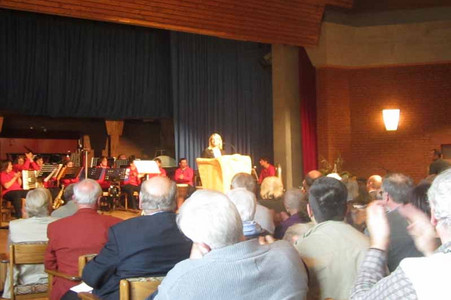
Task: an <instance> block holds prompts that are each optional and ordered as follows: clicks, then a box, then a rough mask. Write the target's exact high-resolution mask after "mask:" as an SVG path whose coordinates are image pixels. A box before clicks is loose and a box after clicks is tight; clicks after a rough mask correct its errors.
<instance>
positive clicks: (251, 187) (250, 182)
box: [231, 173, 275, 234]
mask: <svg viewBox="0 0 451 300" xmlns="http://www.w3.org/2000/svg"><path fill="white" fill-rule="evenodd" d="M236 188H245V189H246V190H248V191H249V192H251V193H253V194H254V195H256V189H257V181H256V180H255V178H254V177H253V176H252V175H250V174H247V173H237V174H235V176H233V178H232V183H231V189H236ZM273 219H274V216H273V213H272V212H271V210H269V209H268V208H266V207H265V206H263V205H261V204H259V203H258V202H257V206H256V207H255V215H254V221H255V222H257V223H258V224H260V226H261V227H262V228H263V229H264V230H266V231H268V232H269V233H270V234H273V233H274V229H275V225H274V221H273Z"/></svg>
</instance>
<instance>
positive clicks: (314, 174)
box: [302, 170, 323, 195]
mask: <svg viewBox="0 0 451 300" xmlns="http://www.w3.org/2000/svg"><path fill="white" fill-rule="evenodd" d="M320 177H323V173H321V172H320V171H318V170H312V171H310V172H308V173H307V175H305V178H304V180H303V181H302V189H303V191H304V193H306V194H307V195H308V192H309V189H310V187H311V186H312V184H313V182H315V180H316V179H318V178H320Z"/></svg>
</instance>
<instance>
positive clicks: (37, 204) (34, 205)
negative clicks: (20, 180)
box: [25, 188, 52, 217]
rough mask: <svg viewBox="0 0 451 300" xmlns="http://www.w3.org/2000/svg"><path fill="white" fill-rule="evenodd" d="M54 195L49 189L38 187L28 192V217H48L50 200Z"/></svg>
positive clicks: (26, 200)
mask: <svg viewBox="0 0 451 300" xmlns="http://www.w3.org/2000/svg"><path fill="white" fill-rule="evenodd" d="M50 201H52V195H51V194H50V192H49V190H48V189H45V188H36V189H34V190H31V191H29V192H28V193H27V197H26V199H25V211H26V212H27V214H28V217H46V216H48V215H49V202H50Z"/></svg>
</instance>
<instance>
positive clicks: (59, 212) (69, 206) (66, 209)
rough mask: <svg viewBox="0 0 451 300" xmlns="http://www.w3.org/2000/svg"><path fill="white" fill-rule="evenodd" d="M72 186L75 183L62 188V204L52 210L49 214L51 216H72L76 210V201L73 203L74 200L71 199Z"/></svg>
mask: <svg viewBox="0 0 451 300" xmlns="http://www.w3.org/2000/svg"><path fill="white" fill-rule="evenodd" d="M74 186H75V183H72V184H70V185H68V186H67V187H65V188H64V194H63V201H64V205H63V206H61V207H59V208H58V209H56V210H54V211H52V214H51V216H52V217H55V218H65V217H69V216H72V215H73V214H75V213H76V212H77V210H78V206H77V203H75V201H72V200H73V196H74Z"/></svg>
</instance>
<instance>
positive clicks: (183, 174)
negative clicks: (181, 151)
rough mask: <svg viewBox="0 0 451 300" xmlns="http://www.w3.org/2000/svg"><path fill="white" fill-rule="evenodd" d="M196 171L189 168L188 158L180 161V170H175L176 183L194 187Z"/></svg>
mask: <svg viewBox="0 0 451 300" xmlns="http://www.w3.org/2000/svg"><path fill="white" fill-rule="evenodd" d="M193 177H194V171H193V169H191V168H190V167H189V166H188V161H187V160H186V158H180V159H179V168H178V169H177V170H175V175H174V181H175V182H177V183H185V184H189V185H191V186H192V185H193Z"/></svg>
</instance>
